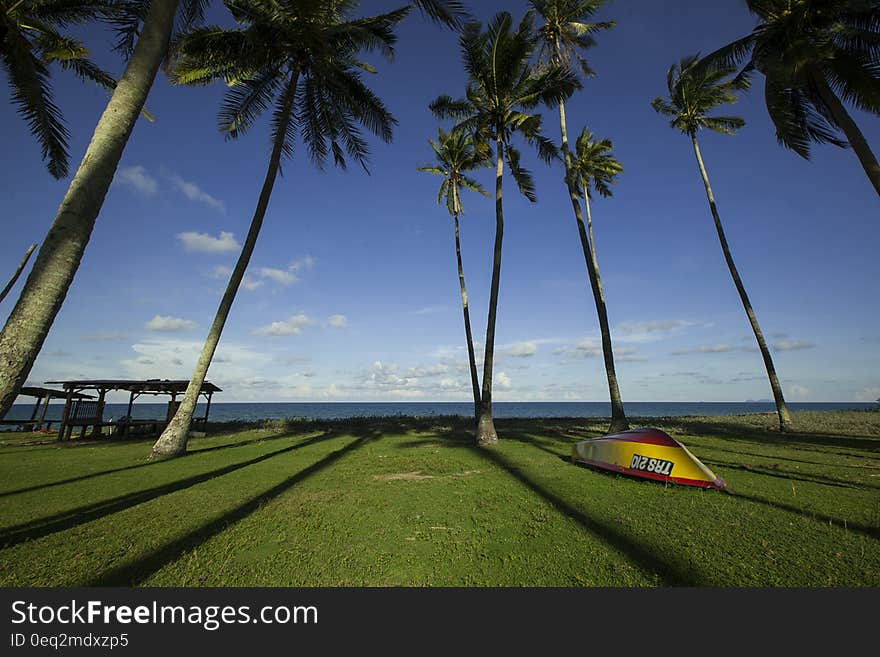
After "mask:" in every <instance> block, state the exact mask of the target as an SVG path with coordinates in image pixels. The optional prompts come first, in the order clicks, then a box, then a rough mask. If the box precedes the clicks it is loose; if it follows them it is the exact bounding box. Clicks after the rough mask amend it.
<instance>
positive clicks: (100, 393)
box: [92, 388, 107, 437]
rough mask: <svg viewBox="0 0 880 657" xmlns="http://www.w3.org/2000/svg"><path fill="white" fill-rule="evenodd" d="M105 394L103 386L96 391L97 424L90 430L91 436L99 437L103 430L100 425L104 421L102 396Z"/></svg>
mask: <svg viewBox="0 0 880 657" xmlns="http://www.w3.org/2000/svg"><path fill="white" fill-rule="evenodd" d="M106 394H107V391H106V390H104V389H103V388H102V389H101V390H100V391H98V405H97V407H96V408H97V414H96V416H97V418H98V424H96V425H95V426H94V430H93V431H92V436H97V437H100V436H101V434H102V432H103V427H102V426H101V425H102V424H103V423H104V396H105V395H106Z"/></svg>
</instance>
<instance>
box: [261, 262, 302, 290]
mask: <svg viewBox="0 0 880 657" xmlns="http://www.w3.org/2000/svg"><path fill="white" fill-rule="evenodd" d="M256 275H257V276H260V277H261V278H268V279H269V280H271V281H275V282H276V283H278V285H282V286H284V287H287V286H288V285H293V284H294V283H297V282H299V278H298V277H297V276H296V274H294V273H293V272H292V271H285V270H283V269H275V268H273V267H260V268H259V269H257V271H256Z"/></svg>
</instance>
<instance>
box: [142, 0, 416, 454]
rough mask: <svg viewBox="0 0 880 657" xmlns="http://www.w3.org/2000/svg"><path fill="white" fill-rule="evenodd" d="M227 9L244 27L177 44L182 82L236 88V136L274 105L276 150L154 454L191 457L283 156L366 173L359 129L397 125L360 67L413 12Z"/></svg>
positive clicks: (225, 116) (232, 122)
mask: <svg viewBox="0 0 880 657" xmlns="http://www.w3.org/2000/svg"><path fill="white" fill-rule="evenodd" d="M225 5H226V7H227V8H228V9H229V11H230V13H231V14H232V17H233V18H234V19H235V20H236V22H238V24H239V25H240V26H241V27H239V28H237V29H223V28H220V27H206V28H202V29H198V30H193V31H191V32H190V33H188V34H186V35H185V36H184V37H183V38H182V39H181V40H179V41H178V42H177V43H176V45H175V48H174V56H175V63H174V65H173V67H172V75H173V77H174V80H175V82H177V83H179V84H190V85H193V84H195V85H204V84H209V83H211V82H213V81H215V80H224V81H226V83H227V84H228V85H230V88H229V90H228V91H227V93H226V97H225V99H224V101H223V104H222V106H221V108H220V112H219V115H218V121H219V127H220V129H221V131H222V132H224V133H225V134H226V136H227V138H230V139H235V138H238V137H240V136H241V135H243V134H244V133H245V132H247V131H248V130H249V129H250V128H251V127H252V126H253V124H254V122H255V121H256V120H257V118H258V117H259V116H260V115H262V114H263V113H264V112H266V111H267V110H268V109H269V108H270V107H273V109H272V152H271V155H270V157H269V165H268V168H267V170H266V176H265V179H264V181H263V188H262V191H261V192H260V197H259V200H258V202H257V207H256V210H255V212H254V216H253V219H252V220H251V225H250V229H249V231H248V234H247V238H246V239H245V243H244V246H243V247H242V251H241V254H240V255H239V258H238V261H237V262H236V264H235V268H234V270H233V272H232V275H231V276H230V279H229V283H228V284H227V286H226V291H225V293H224V294H223V298H222V299H221V302H220V306H219V308H218V310H217V313H216V315H215V317H214V321H213V323H212V325H211V328H210V330H209V332H208V336H207V338H206V340H205V343H204V346H203V347H202V351H201V354H200V355H199V359H198V362H197V364H196V368H195V371H194V372H193V375H192V378H191V379H190V383H189V386H188V387H187V390H186V393H185V394H184V397H183V400H182V402H181V404H180V407H179V408H178V410H177V413H176V414H175V416H174V418H173V419H172V420H171V422H170V423H169V424H168V426H167V427H166V428H165V431H163V433H162V435H161V436H160V437H159V440H157V441H156V444H155V445H154V446H153V451H152V457H154V458H156V457H167V456H176V455H179V454H182V453H183V452H185V451H186V444H187V436H188V431H189V427H190V424H191V423H192V415H193V411H194V410H195V405H196V402H197V401H198V397H199V391H200V390H201V387H202V384H203V383H204V380H205V377H206V375H207V372H208V367H209V366H210V364H211V360H212V359H213V356H214V351H215V350H216V348H217V344H218V343H219V341H220V335H221V333H222V331H223V326H224V324H225V322H226V319H227V318H228V316H229V311H230V309H231V307H232V303H233V301H234V300H235V295H236V293H237V292H238V288H239V286H240V285H241V281H242V278H243V277H244V273H245V270H246V269H247V266H248V263H249V262H250V258H251V255H252V253H253V250H254V246H255V245H256V241H257V237H258V236H259V233H260V228H261V226H262V223H263V218H264V217H265V214H266V209H267V208H268V205H269V199H270V196H271V194H272V189H273V187H274V185H275V179H276V177H277V175H278V172H279V168H280V165H281V160H282V158H283V157H284V156H288V157H290V156H292V155H293V152H294V145H295V144H296V142H297V140H298V139H301V140H302V141H303V142H304V143H305V145H306V147H307V149H308V152H309V155H310V157H311V159H312V161H313V162H315V163H316V164H317V165H318V166H323V164H324V162H325V160H326V159H327V157H328V156H332V157H333V160H334V162H335V164H336V165H338V166H340V167H342V168H345V167H346V162H347V161H346V158H347V157H350V158H351V159H353V160H355V161H356V162H358V163H359V164H361V166H363V167H364V169H366V166H367V158H368V155H369V151H368V148H367V143H366V141H365V139H364V138H363V136H362V135H361V132H360V127H361V126H363V127H365V128H366V129H367V130H369V131H370V132H372V133H373V134H375V135H376V136H378V137H379V138H380V139H382V140H383V141H385V142H389V141H390V140H391V131H392V126H393V125H394V124H396V123H397V121H396V120H395V119H394V117H393V116H392V115H391V113H390V112H389V111H388V109H387V108H386V107H385V105H384V104H383V102H382V101H381V99H379V98H378V96H376V95H375V94H374V93H373V92H372V91H371V90H370V89H369V88H368V87H367V86H366V85H365V84H364V82H363V80H362V77H361V71H363V70H366V71H372V70H373V69H372V67H370V66H369V65H367V64H365V63H363V62H361V61H360V60H359V59H358V57H359V55H360V54H361V53H363V52H368V51H374V50H378V51H380V52H382V53H383V54H384V55H385V56H386V57H387V58H389V59H390V58H391V57H392V56H393V52H394V50H393V46H394V43H395V41H396V36H395V34H394V28H395V27H396V26H397V25H398V23H400V21H401V20H403V18H404V17H405V16H406V15H407V14H408V13H409V11H410V6H406V7H403V8H400V9H397V10H396V11H392V12H390V13H386V14H381V15H378V16H370V17H367V18H352V13H353V12H354V11H355V9H356V8H357V2H354V1H350V0H300V1H299V2H295V3H293V2H289V3H279V2H275V1H274V0H226V1H225Z"/></svg>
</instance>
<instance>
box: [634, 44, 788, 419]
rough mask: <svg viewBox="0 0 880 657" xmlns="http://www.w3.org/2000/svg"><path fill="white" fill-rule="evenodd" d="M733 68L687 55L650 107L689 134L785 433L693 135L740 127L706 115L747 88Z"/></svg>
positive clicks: (779, 401) (780, 402) (764, 351)
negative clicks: (662, 95)
mask: <svg viewBox="0 0 880 657" xmlns="http://www.w3.org/2000/svg"><path fill="white" fill-rule="evenodd" d="M735 72H736V68H735V67H732V66H719V67H717V68H710V67H708V66H706V65H705V64H700V63H699V57H698V56H696V55H694V56H691V57H686V58H684V59H682V60H681V62H679V63H678V64H674V65H673V66H672V67H671V68H670V69H669V72H668V74H667V77H666V84H667V87H668V90H669V96H668V98H657V99H655V100H654V101H653V103H652V104H651V105H652V107H653V108H654V109H655V110H656V111H657V112H658V113H659V114H663V115H665V116H669V117H671V121H670V126H671V127H672V128H674V129H676V130H680V131H681V132H682V133H684V134H686V135H688V136H689V137H690V138H691V143H692V144H693V148H694V155H695V156H696V158H697V165H698V166H699V169H700V175H701V176H702V178H703V185H704V186H705V187H706V195H707V196H708V199H709V209H710V210H711V212H712V218H713V219H714V220H715V230H716V231H717V232H718V240H719V241H720V242H721V250H722V251H723V252H724V260H725V261H726V262H727V268H728V269H729V270H730V276H731V277H732V278H733V283H734V285H735V286H736V291H737V292H738V293H739V298H740V300H741V301H742V304H743V308H745V311H746V315H747V316H748V318H749V324H751V327H752V331H753V332H754V334H755V339H756V340H757V342H758V349H760V351H761V356H762V357H763V359H764V366H765V367H766V369H767V377H768V378H769V380H770V388H771V389H772V390H773V398H774V399H775V400H776V412H777V414H778V416H779V429H780V430H781V431H785V430H787V429H790V428H791V427H792V422H791V415H790V414H789V412H788V406H786V404H785V397H783V395H782V386H781V385H779V378H778V377H777V376H776V368H775V366H774V365H773V358H772V357H771V355H770V349H769V348H768V347H767V342H766V341H765V340H764V334H763V333H762V332H761V327H760V326H759V325H758V318H757V316H756V315H755V311H754V309H753V308H752V303H751V301H749V297H748V294H746V288H745V286H744V285H743V282H742V278H740V275H739V272H738V271H737V268H736V265H735V264H734V262H733V256H732V255H731V253H730V246H729V245H728V243H727V237H726V236H725V234H724V227H723V226H722V225H721V218H720V217H719V216H718V208H717V206H716V205H715V195H714V194H713V193H712V187H711V185H710V184H709V174H708V173H707V172H706V166H705V164H704V163H703V155H702V153H701V151H700V145H699V143H698V142H697V133H698V132H699V131H700V130H703V129H708V130H713V131H715V132H719V133H721V134H725V135H732V134H733V133H734V132H736V130H738V129H739V128H741V127H743V125H745V121H743V120H742V119H741V118H739V117H736V116H709V112H710V111H712V110H713V109H714V108H716V107H718V106H719V105H724V104H727V103H734V102H736V100H737V97H736V91H739V90H742V89H746V88H747V87H748V86H749V81H748V76H747V75H743V74H740V75H738V76H736V77H734V78H732V79H728V78H730V76H731V75H733V74H734V73H735Z"/></svg>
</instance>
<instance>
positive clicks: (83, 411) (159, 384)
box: [48, 379, 222, 440]
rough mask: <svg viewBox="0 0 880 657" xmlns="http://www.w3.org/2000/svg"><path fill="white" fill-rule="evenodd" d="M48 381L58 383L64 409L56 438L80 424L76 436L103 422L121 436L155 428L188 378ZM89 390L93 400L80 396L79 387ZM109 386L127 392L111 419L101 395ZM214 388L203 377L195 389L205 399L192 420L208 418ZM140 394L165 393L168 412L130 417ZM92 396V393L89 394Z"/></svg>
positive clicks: (170, 413)
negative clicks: (122, 408)
mask: <svg viewBox="0 0 880 657" xmlns="http://www.w3.org/2000/svg"><path fill="white" fill-rule="evenodd" d="M48 383H50V384H56V385H60V386H61V387H62V388H64V391H65V395H64V396H65V399H66V401H65V404H64V413H63V414H62V416H61V426H60V428H59V430H58V439H59V440H63V439H64V438H70V435H71V433H72V432H73V428H74V427H81V430H80V437H82V436H83V435H84V434H85V431H86V428H87V427H93V431H94V432H95V433H100V431H101V428H102V427H105V426H112V427H115V428H116V429H117V430H118V432H119V433H120V434H121V435H122V436H127V435H128V434H129V432H130V431H131V430H132V429H133V428H136V427H150V426H151V427H152V428H153V429H154V430H157V429H158V427H159V425H163V426H164V425H165V424H167V423H168V421H170V419H171V418H172V417H173V416H174V413H175V412H176V411H177V407H178V405H179V402H178V401H177V397H178V396H183V394H184V393H185V392H186V388H187V386H189V381H172V380H169V379H147V380H145V381H132V380H128V379H98V380H86V381H49V382H48ZM85 390H90V391H94V392H96V393H97V394H98V399H97V401H86V400H85V399H83V394H82V393H83V391H85ZM112 390H125V391H126V392H128V393H129V397H128V411H127V412H126V414H125V415H124V416H123V417H122V418H121V419H118V420H116V421H115V422H105V421H104V399H105V398H106V395H107V393H108V392H110V391H112ZM215 392H222V390H220V388H218V387H217V386H215V385H214V384H213V383H210V382H208V381H205V382H204V383H203V384H202V389H201V390H200V392H199V395H200V396H201V397H204V399H205V401H206V402H207V404H206V407H205V415H204V417H199V418H193V424H202V425H204V424H205V423H207V421H208V415H209V413H210V412H211V398H212V397H213V396H214V393H215ZM142 395H153V396H158V395H162V396H165V395H167V396H169V397H170V398H171V399H170V401H169V402H168V412H167V414H166V417H165V419H164V420H159V419H156V420H134V419H132V417H131V409H132V405H133V404H134V400H135V399H137V398H138V397H140V396H142ZM92 399H93V397H92Z"/></svg>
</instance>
